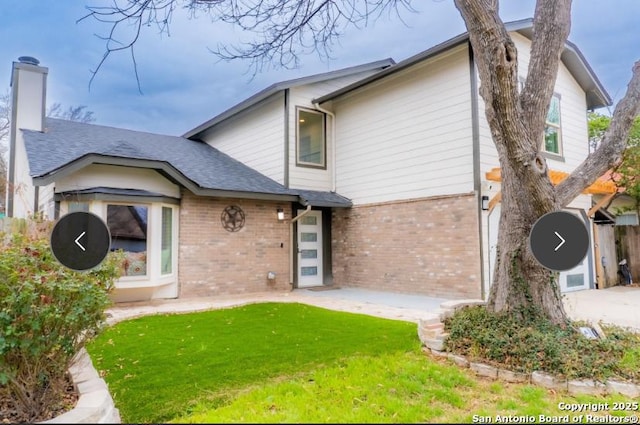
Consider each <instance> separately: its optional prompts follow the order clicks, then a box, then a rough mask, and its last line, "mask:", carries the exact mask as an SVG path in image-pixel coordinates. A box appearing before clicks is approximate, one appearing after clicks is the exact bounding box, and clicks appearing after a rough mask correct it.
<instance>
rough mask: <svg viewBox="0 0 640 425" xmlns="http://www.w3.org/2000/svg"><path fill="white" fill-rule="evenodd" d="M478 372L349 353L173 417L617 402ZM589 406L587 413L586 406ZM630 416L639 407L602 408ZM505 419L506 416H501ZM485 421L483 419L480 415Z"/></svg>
mask: <svg viewBox="0 0 640 425" xmlns="http://www.w3.org/2000/svg"><path fill="white" fill-rule="evenodd" d="M622 401H625V399H624V398H623V397H621V396H610V397H606V398H604V397H593V396H579V397H571V396H568V395H566V394H558V393H556V392H554V391H549V390H545V389H544V388H540V387H535V386H531V385H524V384H508V383H503V382H492V381H489V380H482V379H478V378H476V377H475V376H473V374H472V372H470V371H469V370H468V369H460V368H459V367H457V366H454V365H451V364H450V362H448V361H446V360H436V359H433V358H431V357H427V356H425V354H423V353H421V352H420V351H419V350H414V351H411V352H405V353H400V352H396V353H390V354H382V355H380V356H377V357H365V356H360V357H354V358H350V359H348V360H346V361H344V362H340V363H339V364H337V365H335V366H328V367H323V368H320V369H318V370H315V371H311V372H308V373H305V374H304V376H299V377H296V378H292V379H288V380H286V381H283V382H272V383H267V384H266V385H261V386H259V387H253V388H248V389H246V390H244V391H242V392H240V393H239V394H236V395H235V396H234V397H233V399H232V400H231V401H230V402H229V403H228V404H226V405H217V406H214V405H210V404H207V403H203V404H201V405H200V406H197V408H196V409H194V411H193V412H191V413H190V414H188V415H185V416H182V417H180V418H178V419H176V420H175V421H174V422H177V423H183V422H188V423H472V422H473V421H474V416H475V417H476V418H475V419H476V422H481V421H482V418H490V419H491V422H494V423H495V422H496V417H497V415H501V416H502V417H505V416H509V415H511V416H529V417H531V416H533V417H534V418H535V420H534V421H531V420H527V421H524V422H525V423H532V422H536V423H538V422H539V415H545V416H566V415H570V418H569V422H570V423H571V421H572V420H573V417H576V416H578V414H573V413H570V412H566V411H563V410H560V409H559V408H558V404H559V403H560V402H564V403H569V404H571V403H610V405H611V406H613V403H614V402H622ZM589 413H593V412H589ZM607 413H610V414H615V415H620V416H624V415H629V416H631V415H633V414H635V413H637V412H633V411H628V412H612V411H606V412H601V413H600V414H607ZM505 422H506V421H505ZM485 423H488V422H485Z"/></svg>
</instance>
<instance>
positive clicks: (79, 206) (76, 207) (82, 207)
mask: <svg viewBox="0 0 640 425" xmlns="http://www.w3.org/2000/svg"><path fill="white" fill-rule="evenodd" d="M77 211H82V212H89V203H88V202H69V212H70V213H72V212H77Z"/></svg>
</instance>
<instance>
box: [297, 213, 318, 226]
mask: <svg viewBox="0 0 640 425" xmlns="http://www.w3.org/2000/svg"><path fill="white" fill-rule="evenodd" d="M316 218H317V217H316V216H315V215H308V216H305V217H302V220H300V224H307V225H310V226H315V225H316V224H318V221H317V220H316Z"/></svg>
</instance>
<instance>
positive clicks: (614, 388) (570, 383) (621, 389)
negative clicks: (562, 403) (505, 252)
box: [418, 300, 640, 398]
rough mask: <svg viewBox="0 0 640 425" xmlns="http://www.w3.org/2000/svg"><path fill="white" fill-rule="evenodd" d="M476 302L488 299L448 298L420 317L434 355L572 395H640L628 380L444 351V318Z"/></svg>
mask: <svg viewBox="0 0 640 425" xmlns="http://www.w3.org/2000/svg"><path fill="white" fill-rule="evenodd" d="M475 305H485V302H484V301H482V300H454V301H447V302H444V303H442V304H440V311H438V317H437V318H434V319H426V320H425V319H423V320H420V321H419V322H418V337H419V338H420V342H421V343H422V345H423V346H424V347H426V348H425V350H428V351H429V352H430V353H431V354H433V355H434V356H438V357H446V358H448V359H450V360H451V361H453V362H454V363H455V364H457V365H458V366H460V367H464V368H467V367H468V368H470V369H471V370H472V371H474V372H475V373H476V375H479V376H484V377H486V378H491V379H499V380H503V381H506V382H516V383H531V384H534V385H538V386H541V387H544V388H549V389H554V390H564V391H567V392H568V393H569V394H571V395H576V394H590V395H605V394H622V395H624V396H627V397H634V398H635V397H640V385H636V384H632V383H628V382H621V381H612V380H610V381H606V382H604V383H602V382H598V381H594V380H585V379H572V380H567V379H564V378H559V377H556V376H553V375H550V374H548V373H545V372H539V371H535V372H532V373H520V372H513V371H510V370H506V369H500V368H497V367H494V366H491V365H487V364H484V363H476V362H470V361H469V360H467V359H466V358H465V357H464V356H460V355H457V354H453V353H446V352H444V351H443V350H444V344H445V341H446V339H447V337H448V336H449V334H448V333H446V332H445V331H444V320H445V319H446V318H448V317H451V316H452V315H453V313H454V312H455V311H456V310H458V309H461V308H464V307H469V306H475Z"/></svg>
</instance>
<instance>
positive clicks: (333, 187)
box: [313, 102, 337, 193]
mask: <svg viewBox="0 0 640 425" xmlns="http://www.w3.org/2000/svg"><path fill="white" fill-rule="evenodd" d="M313 106H314V107H315V108H316V109H317V110H318V111H320V112H324V113H325V114H327V115H329V116H330V117H331V191H332V192H333V193H335V192H336V175H337V172H336V169H337V164H336V115H335V114H334V113H333V112H331V111H329V110H327V109H324V108H323V107H322V106H320V103H318V102H313Z"/></svg>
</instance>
